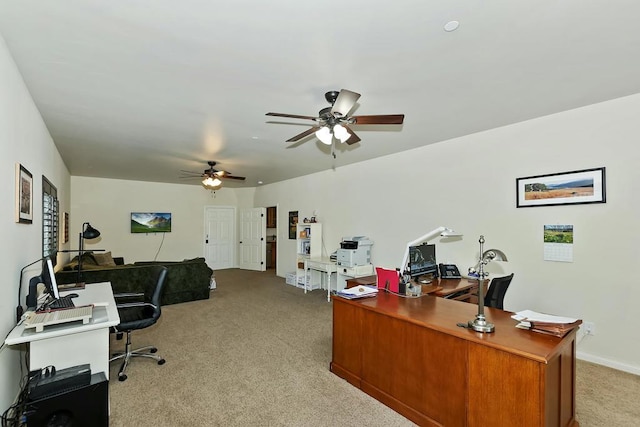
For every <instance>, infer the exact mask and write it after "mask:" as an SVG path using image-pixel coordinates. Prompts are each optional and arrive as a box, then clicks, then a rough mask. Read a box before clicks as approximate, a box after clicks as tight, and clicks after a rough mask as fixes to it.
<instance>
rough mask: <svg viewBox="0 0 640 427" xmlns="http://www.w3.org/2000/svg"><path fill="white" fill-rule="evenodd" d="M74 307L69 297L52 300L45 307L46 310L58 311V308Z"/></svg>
mask: <svg viewBox="0 0 640 427" xmlns="http://www.w3.org/2000/svg"><path fill="white" fill-rule="evenodd" d="M75 306H76V305H75V304H74V303H73V300H72V299H71V297H70V296H65V297H60V298H58V299H56V300H53V301H52V302H50V303H49V304H48V305H47V308H51V309H58V308H72V307H75Z"/></svg>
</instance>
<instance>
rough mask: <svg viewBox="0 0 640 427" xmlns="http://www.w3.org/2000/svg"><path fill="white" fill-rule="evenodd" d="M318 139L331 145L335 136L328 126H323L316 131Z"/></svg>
mask: <svg viewBox="0 0 640 427" xmlns="http://www.w3.org/2000/svg"><path fill="white" fill-rule="evenodd" d="M316 137H317V138H318V139H319V140H320V142H322V143H323V144H325V145H331V142H332V141H333V135H332V134H331V131H330V130H329V128H328V127H327V126H322V127H321V128H320V129H318V130H317V131H316Z"/></svg>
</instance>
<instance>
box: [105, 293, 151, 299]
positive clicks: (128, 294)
mask: <svg viewBox="0 0 640 427" xmlns="http://www.w3.org/2000/svg"><path fill="white" fill-rule="evenodd" d="M143 296H144V294H143V293H142V292H125V293H121V294H113V297H114V298H140V297H143Z"/></svg>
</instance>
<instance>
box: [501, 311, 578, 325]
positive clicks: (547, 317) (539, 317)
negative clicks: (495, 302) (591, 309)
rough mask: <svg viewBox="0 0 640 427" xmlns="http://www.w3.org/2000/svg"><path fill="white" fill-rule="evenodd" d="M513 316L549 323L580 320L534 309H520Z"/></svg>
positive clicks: (522, 319) (514, 317)
mask: <svg viewBox="0 0 640 427" xmlns="http://www.w3.org/2000/svg"><path fill="white" fill-rule="evenodd" d="M511 318H512V319H515V320H518V321H529V322H547V323H573V322H576V321H577V320H578V319H575V318H573V317H561V316H553V315H551V314H544V313H538V312H537V311H532V310H523V311H519V312H517V313H516V314H514V315H513V316H511Z"/></svg>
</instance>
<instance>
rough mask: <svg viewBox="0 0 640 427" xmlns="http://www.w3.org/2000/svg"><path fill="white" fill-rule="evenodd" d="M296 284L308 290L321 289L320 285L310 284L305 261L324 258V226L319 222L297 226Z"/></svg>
mask: <svg viewBox="0 0 640 427" xmlns="http://www.w3.org/2000/svg"><path fill="white" fill-rule="evenodd" d="M296 252H297V253H296V282H295V286H297V287H299V288H305V284H306V289H307V290H312V289H319V288H320V286H319V285H315V286H314V285H313V284H312V283H310V282H311V281H310V277H308V275H307V274H305V273H306V272H305V261H306V260H308V259H310V258H320V257H321V256H322V224H319V223H317V222H314V223H305V224H298V225H297V226H296Z"/></svg>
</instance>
